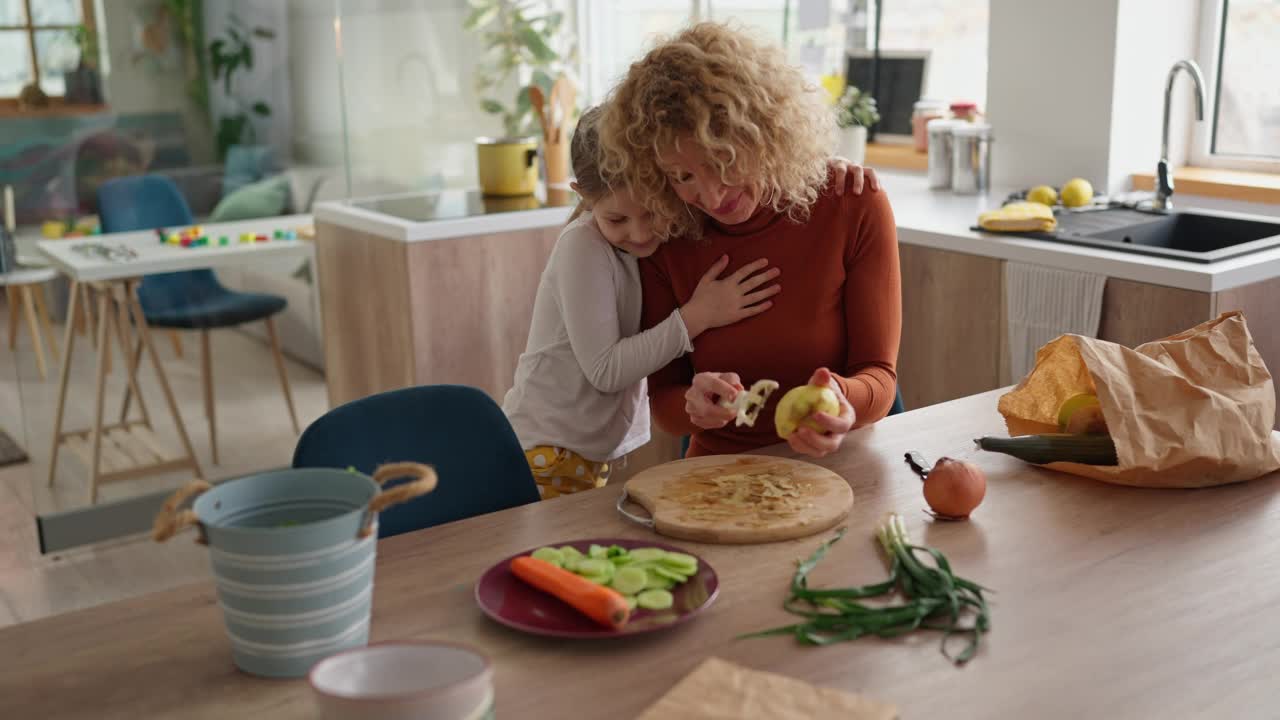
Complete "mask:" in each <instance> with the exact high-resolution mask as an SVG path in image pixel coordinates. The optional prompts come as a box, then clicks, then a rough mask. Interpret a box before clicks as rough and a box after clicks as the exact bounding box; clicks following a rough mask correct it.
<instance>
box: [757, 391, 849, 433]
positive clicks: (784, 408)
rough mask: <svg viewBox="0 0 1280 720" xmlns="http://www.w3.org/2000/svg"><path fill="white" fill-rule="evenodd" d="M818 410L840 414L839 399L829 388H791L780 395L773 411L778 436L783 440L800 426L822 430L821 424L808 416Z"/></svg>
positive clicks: (816, 430) (829, 413)
mask: <svg viewBox="0 0 1280 720" xmlns="http://www.w3.org/2000/svg"><path fill="white" fill-rule="evenodd" d="M819 412H821V413H826V414H828V415H839V414H840V401H839V399H837V398H836V394H835V392H833V391H832V390H831V388H829V387H820V386H817V385H801V386H800V387H795V388H791V389H790V390H788V391H787V394H786V395H783V396H782V400H779V401H778V407H777V409H776V410H774V412H773V421H774V426H775V427H776V428H777V430H778V437H780V438H783V439H784V440H785V439H786V438H787V437H789V436H790V435H791V433H793V432H795V431H796V429H797V428H799V427H801V426H803V427H807V428H810V429H812V430H813V431H815V432H818V433H821V432H823V428H822V426H821V425H819V424H817V423H815V422H814V421H813V420H812V419H811V418H810V417H809V416H810V415H813V414H814V413H819Z"/></svg>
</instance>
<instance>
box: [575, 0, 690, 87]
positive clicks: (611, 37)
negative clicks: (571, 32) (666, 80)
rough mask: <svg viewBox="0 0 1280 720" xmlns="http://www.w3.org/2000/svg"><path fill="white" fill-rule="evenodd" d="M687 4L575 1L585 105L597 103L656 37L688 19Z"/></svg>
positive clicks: (675, 0) (686, 0) (672, 0)
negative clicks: (576, 4) (586, 103)
mask: <svg viewBox="0 0 1280 720" xmlns="http://www.w3.org/2000/svg"><path fill="white" fill-rule="evenodd" d="M692 9H693V3H691V2H690V0H646V1H645V2H642V3H638V2H636V1H635V0H578V17H579V28H580V30H579V39H578V43H579V46H580V47H581V48H582V58H583V81H584V84H585V87H584V88H583V89H584V91H585V95H586V98H585V99H586V101H587V102H589V103H598V102H600V101H601V100H603V99H604V98H605V96H606V95H608V94H609V90H610V89H611V88H613V86H614V85H615V84H617V82H618V81H619V80H620V79H622V76H623V75H625V74H626V72H627V68H628V67H630V65H631V63H632V62H634V61H636V60H639V59H640V57H641V56H642V55H644V53H645V51H647V50H648V49H649V46H650V45H652V44H653V40H654V38H655V37H656V36H658V35H665V34H668V33H671V32H674V31H676V30H678V29H679V28H681V27H682V26H684V25H685V23H687V22H688V21H689V19H690V18H691V17H692Z"/></svg>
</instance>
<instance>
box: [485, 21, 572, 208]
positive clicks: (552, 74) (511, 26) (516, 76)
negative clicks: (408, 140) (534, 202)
mask: <svg viewBox="0 0 1280 720" xmlns="http://www.w3.org/2000/svg"><path fill="white" fill-rule="evenodd" d="M470 3H471V7H472V11H471V14H470V15H469V16H468V17H467V19H466V21H465V22H464V23H463V27H464V29H466V30H467V31H469V32H476V33H479V34H480V36H481V38H482V40H483V41H484V45H485V54H484V56H483V57H482V58H481V61H480V62H479V63H477V65H476V74H475V86H476V91H477V93H478V94H479V96H480V108H481V109H482V110H484V112H486V113H488V114H490V115H496V116H498V117H499V119H500V120H501V121H502V135H501V136H499V137H497V138H478V139H477V156H478V161H479V164H480V169H481V173H480V174H481V187H482V189H484V190H485V191H486V192H492V193H493V194H498V195H514V194H525V193H527V192H528V193H531V192H533V189H534V188H533V185H534V184H536V179H537V166H536V165H534V164H533V161H534V157H535V156H534V155H531V154H530V149H531V148H534V149H536V147H537V143H538V139H539V138H542V136H543V129H542V125H541V122H540V120H539V117H538V113H537V112H535V111H534V108H533V103H532V101H531V100H530V98H529V87H530V86H531V85H536V86H537V87H539V88H540V89H541V90H542V95H543V97H544V98H551V97H552V86H553V85H554V84H555V80H556V78H557V77H559V76H565V77H566V78H567V79H568V81H569V82H573V71H572V68H573V64H574V63H575V62H576V60H577V48H576V45H575V44H574V42H573V38H572V37H571V35H570V34H569V33H566V32H565V28H564V19H565V17H564V13H563V12H559V11H552V10H551V9H550V7H549V5H548V4H547V3H541V4H535V3H530V2H528V0H470ZM507 93H510V94H509V95H507V97H508V98H510V99H509V100H508V99H504V98H503V97H502V96H503V95H504V94H507ZM545 110H546V115H547V116H548V119H549V121H551V122H552V123H554V124H556V125H558V126H559V127H561V128H562V130H561V135H562V136H564V137H567V136H568V134H569V130H570V129H571V128H572V127H573V121H574V117H576V115H577V109H576V107H572V108H569V111H568V112H564V111H563V109H562V108H552V107H551V103H547V105H546V107H545ZM567 147H568V143H560V144H557V145H556V146H555V147H554V150H555V151H557V152H560V151H565V152H567ZM561 164H565V163H561Z"/></svg>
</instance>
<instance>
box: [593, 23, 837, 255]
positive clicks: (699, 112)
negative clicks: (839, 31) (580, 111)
mask: <svg viewBox="0 0 1280 720" xmlns="http://www.w3.org/2000/svg"><path fill="white" fill-rule="evenodd" d="M821 92H822V91H821V90H819V89H818V88H817V87H815V86H813V85H812V84H810V83H807V82H806V81H805V79H804V77H803V76H802V75H801V74H800V71H799V70H798V69H796V68H794V67H791V66H790V65H788V64H787V63H786V59H785V57H784V56H783V54H782V51H781V50H779V49H778V48H775V47H772V46H767V45H762V44H760V43H757V42H756V41H754V40H752V39H751V37H749V36H748V35H747V34H746V33H744V32H741V31H739V30H736V29H733V28H730V27H729V26H727V25H723V24H718V23H711V22H703V23H699V24H697V25H694V26H692V27H690V28H688V29H686V30H684V31H682V32H680V33H679V34H677V35H676V36H675V37H672V38H669V39H667V40H665V41H663V42H660V43H659V44H658V45H657V46H656V47H654V48H653V49H652V50H650V51H649V53H648V54H647V55H645V56H644V58H643V59H641V60H640V61H638V62H635V63H633V64H632V65H631V68H630V70H629V71H628V73H627V76H626V78H624V79H623V81H622V83H621V84H620V85H618V87H616V88H615V89H614V90H613V92H612V93H611V94H610V97H609V100H608V102H607V103H605V110H604V114H603V116H602V117H601V119H600V127H599V132H600V146H601V151H602V152H601V169H602V170H603V171H604V173H605V174H606V176H608V177H612V178H616V179H617V181H618V182H620V183H622V184H624V185H625V186H626V187H627V188H628V189H629V190H630V191H631V192H632V194H633V195H634V196H635V197H636V199H637V200H638V201H639V202H640V203H641V204H642V205H643V206H644V207H645V209H647V210H648V211H649V212H651V213H653V231H654V233H655V234H656V235H657V236H659V237H661V238H662V239H670V238H675V237H691V238H697V237H699V236H700V235H701V231H702V223H703V216H702V214H701V213H695V211H693V210H692V209H691V208H689V207H688V206H686V205H685V204H684V203H683V202H681V201H680V199H679V198H678V197H676V194H675V192H674V191H673V190H672V189H671V187H670V185H669V184H668V182H667V177H666V173H665V172H664V171H663V169H662V167H661V166H660V165H659V164H658V156H659V154H660V152H666V151H670V150H671V149H672V148H674V147H675V145H676V142H677V141H678V140H679V139H680V138H682V137H692V138H693V140H694V141H695V142H696V143H698V145H700V146H701V147H702V149H703V150H704V151H705V152H706V155H707V157H708V160H709V162H711V163H712V164H713V167H714V168H715V169H716V170H717V171H718V172H719V174H720V178H721V180H722V181H724V182H725V183H726V184H735V185H736V184H744V183H745V184H750V185H754V186H756V187H758V188H759V189H760V191H761V192H760V198H761V203H762V205H765V206H768V207H769V208H771V209H773V210H774V211H776V212H779V213H783V214H786V215H787V216H788V217H790V218H791V219H792V220H795V221H798V222H803V221H804V220H806V219H807V218H808V213H809V208H810V207H811V206H812V205H813V203H814V201H815V200H817V199H818V194H819V192H820V191H821V190H822V187H823V186H824V185H825V184H826V179H827V158H828V155H829V152H828V148H830V146H831V141H832V139H833V136H834V132H835V117H834V114H833V112H832V111H831V109H830V108H829V107H827V105H826V104H825V103H824V102H823V99H822V95H821Z"/></svg>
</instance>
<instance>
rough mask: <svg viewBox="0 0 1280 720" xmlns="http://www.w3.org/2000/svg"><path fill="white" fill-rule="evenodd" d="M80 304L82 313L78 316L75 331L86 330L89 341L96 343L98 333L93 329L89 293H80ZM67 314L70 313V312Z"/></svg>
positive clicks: (91, 299)
mask: <svg viewBox="0 0 1280 720" xmlns="http://www.w3.org/2000/svg"><path fill="white" fill-rule="evenodd" d="M80 302H81V304H82V307H81V309H82V310H83V312H82V313H81V314H80V319H79V320H78V321H77V322H76V330H77V331H85V330H86V329H87V331H88V333H89V339H90V340H92V341H94V342H97V338H98V333H97V332H96V331H95V330H94V329H93V298H91V297H89V293H88V292H87V291H86V292H82V293H80ZM67 312H70V310H68V311H67Z"/></svg>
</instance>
